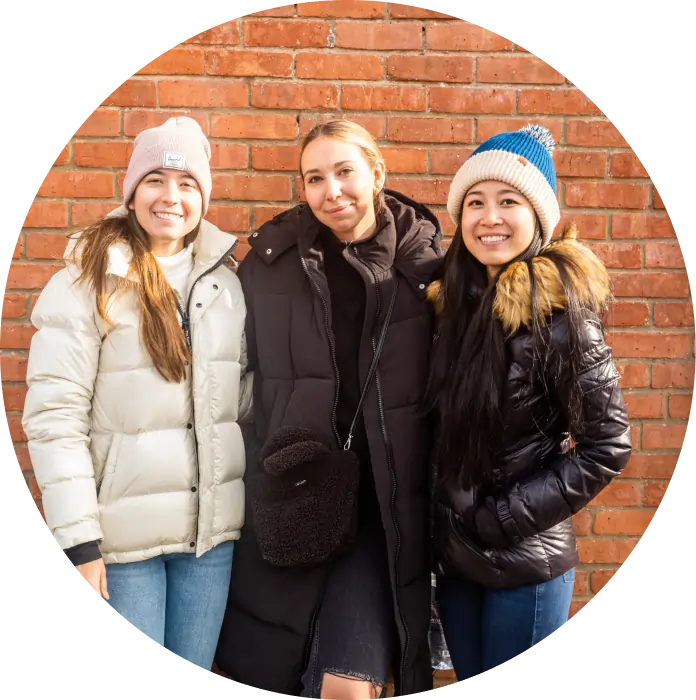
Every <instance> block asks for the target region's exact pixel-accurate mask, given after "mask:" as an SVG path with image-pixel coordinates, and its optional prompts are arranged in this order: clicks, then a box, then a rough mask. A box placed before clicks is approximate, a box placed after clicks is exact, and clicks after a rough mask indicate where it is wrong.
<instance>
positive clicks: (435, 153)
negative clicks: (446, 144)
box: [430, 148, 473, 175]
mask: <svg viewBox="0 0 696 700" xmlns="http://www.w3.org/2000/svg"><path fill="white" fill-rule="evenodd" d="M472 152H473V149H471V148H434V149H432V150H431V151H430V171H431V172H432V173H433V174H436V173H442V174H443V175H454V173H456V172H457V170H459V168H461V166H462V165H463V164H464V161H465V160H466V159H467V158H468V157H469V156H470V155H471V154H472Z"/></svg>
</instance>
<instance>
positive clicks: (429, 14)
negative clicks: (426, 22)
mask: <svg viewBox="0 0 696 700" xmlns="http://www.w3.org/2000/svg"><path fill="white" fill-rule="evenodd" d="M389 16H390V17H391V18H392V19H455V18H454V17H451V16H450V15H445V14H443V13H442V12H436V11H435V10H425V9H423V8H422V7H412V6H411V5H398V4H396V3H393V2H391V3H389Z"/></svg>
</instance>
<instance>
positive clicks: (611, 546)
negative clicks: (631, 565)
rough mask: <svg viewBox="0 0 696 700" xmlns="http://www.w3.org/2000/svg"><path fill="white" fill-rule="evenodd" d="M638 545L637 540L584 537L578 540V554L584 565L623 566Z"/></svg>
mask: <svg viewBox="0 0 696 700" xmlns="http://www.w3.org/2000/svg"><path fill="white" fill-rule="evenodd" d="M637 544H638V539H637V538H620V539H610V538H604V537H603V538H601V539H589V538H584V537H583V538H580V539H579V540H578V552H579V554H580V561H581V562H582V563H583V564H595V563H596V564H623V562H625V561H626V559H627V558H628V555H629V554H630V553H631V552H632V551H633V548H634V547H635V546H636V545H637Z"/></svg>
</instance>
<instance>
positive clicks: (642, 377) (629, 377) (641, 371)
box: [613, 324, 650, 389]
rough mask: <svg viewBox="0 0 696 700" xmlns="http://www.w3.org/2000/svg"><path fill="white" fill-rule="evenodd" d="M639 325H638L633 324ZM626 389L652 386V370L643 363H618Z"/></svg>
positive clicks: (622, 384) (623, 385)
mask: <svg viewBox="0 0 696 700" xmlns="http://www.w3.org/2000/svg"><path fill="white" fill-rule="evenodd" d="M613 325H616V324H613ZM631 325H637V324H631ZM615 364H616V369H617V370H619V374H620V375H621V386H622V388H624V389H641V388H644V387H649V386H650V368H649V367H648V365H646V364H645V363H643V362H616V363H615Z"/></svg>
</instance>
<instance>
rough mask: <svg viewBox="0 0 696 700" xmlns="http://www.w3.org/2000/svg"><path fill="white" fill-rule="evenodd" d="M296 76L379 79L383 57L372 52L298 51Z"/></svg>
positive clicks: (381, 74) (382, 70)
mask: <svg viewBox="0 0 696 700" xmlns="http://www.w3.org/2000/svg"><path fill="white" fill-rule="evenodd" d="M295 62H296V65H295V73H296V75H297V77H298V78H307V79H312V80H318V79H323V80H381V79H382V76H383V75H384V59H383V58H382V57H381V56H377V55H374V54H362V53H356V54H350V53H298V54H297V58H296V59H295Z"/></svg>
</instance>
